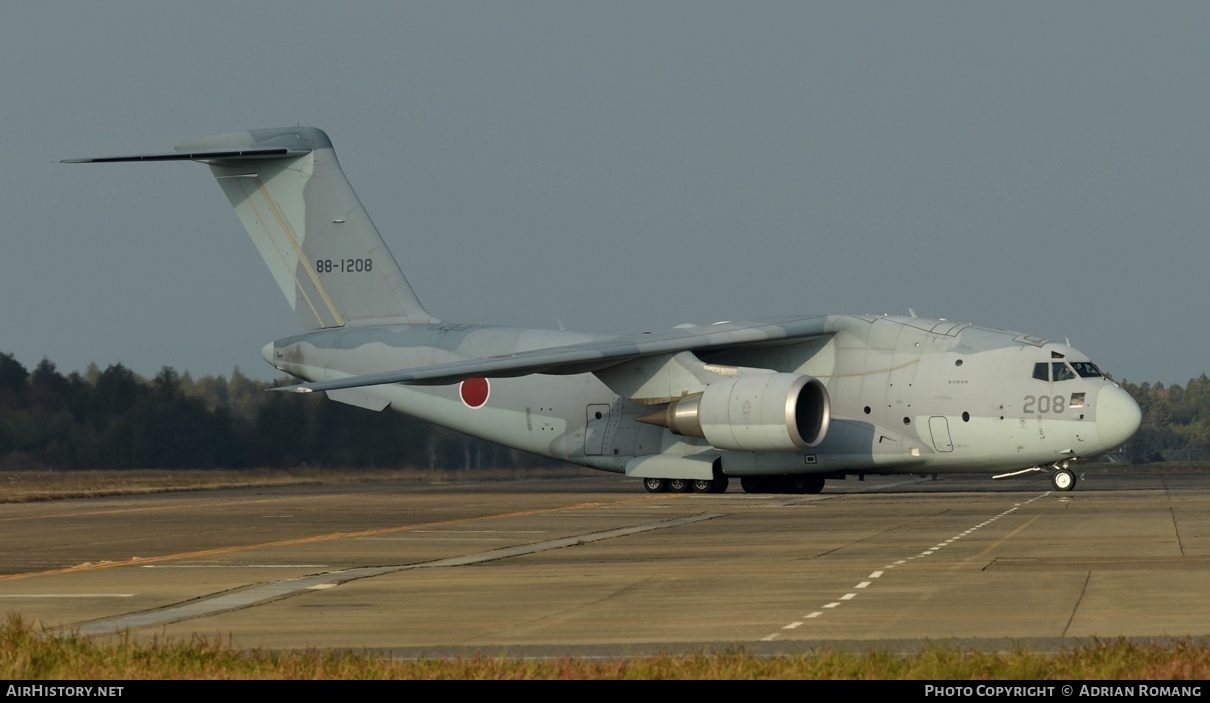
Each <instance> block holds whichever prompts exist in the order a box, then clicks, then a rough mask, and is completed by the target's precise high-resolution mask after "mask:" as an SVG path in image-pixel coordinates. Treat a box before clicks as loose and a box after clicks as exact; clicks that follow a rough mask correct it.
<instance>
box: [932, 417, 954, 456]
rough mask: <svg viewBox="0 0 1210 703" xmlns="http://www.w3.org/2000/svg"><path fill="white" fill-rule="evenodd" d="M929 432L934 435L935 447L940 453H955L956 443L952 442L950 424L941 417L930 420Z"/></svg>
mask: <svg viewBox="0 0 1210 703" xmlns="http://www.w3.org/2000/svg"><path fill="white" fill-rule="evenodd" d="M929 430H930V431H931V432H932V433H933V446H934V447H936V448H937V451H939V452H952V451H954V443H953V441H951V440H950V423H949V420H946V419H945V418H944V417H941V416H940V415H935V416H933V417H930V418H929Z"/></svg>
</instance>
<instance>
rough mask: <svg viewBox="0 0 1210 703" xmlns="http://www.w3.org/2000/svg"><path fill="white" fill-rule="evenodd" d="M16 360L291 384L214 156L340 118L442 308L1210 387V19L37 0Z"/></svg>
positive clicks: (11, 107) (12, 140)
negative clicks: (214, 169) (1065, 350)
mask: <svg viewBox="0 0 1210 703" xmlns="http://www.w3.org/2000/svg"><path fill="white" fill-rule="evenodd" d="M0 65H3V66H4V69H3V71H0V89H2V92H0V95H3V103H4V106H5V109H4V111H3V116H4V125H5V137H4V138H3V139H2V140H0V205H3V208H4V221H3V230H0V231H2V233H3V234H2V239H0V241H2V242H3V244H4V250H3V253H2V254H0V322H2V324H3V329H4V337H3V340H0V352H3V353H11V354H14V355H15V357H16V358H17V360H18V361H20V362H21V363H23V364H24V365H25V366H26V367H27V368H31V369H32V368H33V367H34V366H36V365H37V364H38V363H39V361H40V360H41V359H43V358H47V359H49V360H51V361H52V362H54V363H55V364H56V365H57V367H58V369H59V370H60V371H61V372H63V373H67V372H70V371H83V370H84V369H86V368H87V366H88V365H89V363H96V364H97V365H98V366H99V367H100V368H105V367H107V366H109V365H111V364H116V363H121V364H124V365H125V366H127V367H129V368H131V369H132V370H134V371H135V372H137V373H140V374H142V375H145V376H152V375H154V374H155V373H157V372H158V371H159V370H160V369H161V368H162V367H164V366H171V367H173V368H175V369H176V370H177V371H179V372H186V371H187V372H189V373H191V374H192V375H193V376H194V377H200V376H204V375H219V374H222V375H229V374H231V372H232V371H233V369H235V368H236V367H238V368H239V369H240V371H241V372H242V373H244V374H247V375H249V376H252V377H254V378H262V379H272V378H276V377H277V375H278V374H277V372H276V371H275V370H274V369H273V368H272V367H270V366H269V365H268V364H266V363H265V362H264V361H263V360H262V359H261V357H260V349H261V347H262V346H263V345H264V344H265V343H266V342H269V341H271V340H273V339H276V338H279V337H284V336H287V335H291V334H294V333H296V332H298V331H300V330H299V328H298V326H297V324H298V323H297V320H296V318H295V317H294V314H293V312H292V311H291V310H290V308H289V306H288V304H287V303H286V301H285V299H284V297H283V296H282V294H281V291H280V290H279V289H278V288H277V286H276V284H275V283H274V282H273V279H272V278H271V276H270V275H269V273H268V271H267V269H265V267H264V264H263V262H262V261H261V259H260V258H259V256H258V255H257V253H256V250H255V248H254V247H253V245H252V243H251V241H250V240H249V239H248V236H247V234H246V232H245V231H244V229H243V227H242V226H241V225H240V223H239V221H238V220H237V218H236V217H235V214H234V212H233V211H232V210H231V207H230V205H229V204H228V202H227V200H226V198H225V196H224V195H223V194H222V191H221V190H220V189H219V187H218V185H217V184H216V183H215V182H214V180H213V178H212V177H211V175H210V173H209V170H208V169H207V168H205V167H204V166H202V165H199V164H193V163H154V164H117V165H96V164H86V165H78V164H62V163H58V162H57V161H58V160H59V159H66V158H75V157H87V156H106V155H115V154H128V153H137V152H142V151H153V152H154V151H167V150H170V149H171V148H172V147H173V146H175V145H176V144H179V143H182V142H186V141H190V140H192V139H195V138H198V137H204V136H208V135H211V134H219V133H225V132H232V131H239V130H245V129H252V128H261V127H279V126H289V125H295V124H303V125H308V126H314V127H319V128H321V129H323V130H325V131H326V132H327V133H328V135H329V136H330V137H331V139H332V141H333V143H334V145H335V147H336V152H337V154H338V156H339V158H340V162H341V165H342V166H343V168H344V171H345V174H346V175H347V177H348V178H349V180H350V182H351V183H352V184H353V187H354V189H355V190H356V191H357V193H358V195H359V197H360V198H361V201H362V203H363V204H364V205H365V206H366V208H367V210H368V212H369V213H370V216H371V218H372V219H373V220H374V222H375V224H376V225H377V226H378V229H379V230H380V231H381V232H382V234H383V237H384V238H385V239H386V241H387V243H388V245H389V246H390V248H391V250H392V252H393V253H394V255H395V258H396V259H397V260H398V261H399V263H400V266H401V267H402V268H403V270H404V273H405V275H406V276H407V278H408V280H409V281H410V283H411V284H412V287H413V288H414V289H415V290H416V292H417V294H418V295H419V297H420V299H421V301H422V302H423V303H424V305H425V306H426V307H427V308H428V309H429V310H430V311H431V312H433V313H434V314H435V315H437V316H439V317H441V318H442V319H444V320H450V321H459V322H485V323H497V324H510V325H522V326H531V327H547V328H556V327H558V326H560V325H563V326H565V327H566V328H567V329H573V330H584V331H590V332H603V333H629V332H640V331H649V330H659V329H664V328H668V327H672V326H674V325H677V324H681V323H710V322H714V321H718V320H742V319H752V318H758V317H766V316H773V315H783V314H799V313H801V314H825V313H827V314H833V313H857V314H891V315H903V314H908V312H909V309H910V310H913V311H914V312H915V313H916V314H918V315H920V316H922V317H940V318H946V319H949V320H957V321H962V322H972V323H975V324H979V325H983V326H989V327H998V328H1004V329H1010V330H1018V331H1022V332H1027V333H1029V334H1033V335H1038V336H1044V337H1049V338H1051V339H1056V340H1063V339H1068V340H1070V343H1071V344H1072V345H1074V346H1075V347H1076V348H1077V349H1079V350H1081V351H1082V352H1084V353H1086V354H1088V355H1089V356H1090V357H1091V358H1092V359H1093V360H1094V361H1096V362H1097V363H1098V364H1099V365H1100V366H1101V368H1102V369H1104V370H1105V371H1107V372H1109V373H1110V374H1111V375H1113V376H1114V377H1115V378H1117V379H1125V380H1130V381H1133V382H1153V383H1154V382H1162V383H1165V384H1172V383H1181V384H1183V383H1185V382H1187V381H1188V380H1189V379H1191V378H1194V377H1196V376H1198V375H1200V374H1202V373H1203V372H1210V352H1208V351H1207V350H1210V325H1207V324H1206V323H1205V322H1204V320H1203V319H1202V316H1203V307H1204V306H1205V304H1206V303H1207V299H1208V297H1210V296H1208V295H1207V289H1208V284H1207V278H1208V276H1207V262H1210V237H1207V234H1208V232H1207V224H1208V223H1210V3H1204V2H1152V3H1139V2H1116V1H1113V0H1106V1H1097V2H1079V1H1072V2H1062V3H1055V2H1028V1H1024V2H1012V3H990V2H965V1H963V2H931V1H927V0H925V1H920V2H911V3H902V2H889V1H887V2H865V1H860V0H855V1H853V2H807V1H804V0H800V1H796V2H714V1H711V0H694V1H692V2H677V1H671V0H661V1H659V2H629V1H627V0H610V1H609V2H566V1H565V0H559V1H556V2H531V1H511V0H509V1H503V2H501V1H495V2H476V1H458V2H455V1H440V2H365V3H331V2H328V3H314V2H300V1H290V2H224V1H221V0H220V1H215V2H208V3H162V2H131V1H129V0H109V1H107V2H104V3H97V2H57V1H55V0H47V1H44V2H36V3H35V2H28V3H12V4H9V5H7V6H6V8H5V21H4V22H3V23H0Z"/></svg>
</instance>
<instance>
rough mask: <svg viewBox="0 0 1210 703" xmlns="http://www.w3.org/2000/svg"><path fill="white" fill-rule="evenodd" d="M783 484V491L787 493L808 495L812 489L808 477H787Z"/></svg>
mask: <svg viewBox="0 0 1210 703" xmlns="http://www.w3.org/2000/svg"><path fill="white" fill-rule="evenodd" d="M781 483H782V490H784V491H785V492H786V493H795V494H802V493H807V492H808V489H809V488H810V482H809V480H808V479H807V477H806V476H787V477H785V478H784V479H782V481H781Z"/></svg>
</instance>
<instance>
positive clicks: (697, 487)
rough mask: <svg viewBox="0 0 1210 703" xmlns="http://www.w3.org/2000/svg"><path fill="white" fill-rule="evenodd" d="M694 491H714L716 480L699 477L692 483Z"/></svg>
mask: <svg viewBox="0 0 1210 703" xmlns="http://www.w3.org/2000/svg"><path fill="white" fill-rule="evenodd" d="M691 485H692V487H693V492H694V493H714V480H713V479H708V478H699V479H697V480H696V481H693V482H692V483H691Z"/></svg>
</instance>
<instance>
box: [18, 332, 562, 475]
mask: <svg viewBox="0 0 1210 703" xmlns="http://www.w3.org/2000/svg"><path fill="white" fill-rule="evenodd" d="M295 382H296V381H294V380H293V379H287V378H282V379H280V380H279V381H276V382H264V381H257V380H253V379H251V378H249V377H247V376H245V375H244V374H242V373H240V371H239V369H238V368H236V369H235V370H234V371H233V372H232V373H231V377H230V378H227V377H224V376H217V377H214V376H205V377H203V378H200V379H194V378H193V377H192V376H190V374H189V373H178V372H177V371H176V370H174V369H172V368H171V367H167V366H165V367H163V368H162V369H160V372H159V373H158V374H156V376H155V377H154V378H152V379H145V378H142V377H141V376H139V375H137V374H135V373H134V372H133V371H131V370H130V369H128V368H126V367H125V366H123V365H121V364H114V365H112V366H110V367H108V368H106V369H105V370H100V369H98V368H97V367H96V365H95V364H93V365H90V366H89V368H88V369H87V371H86V372H85V373H83V374H81V373H79V372H72V373H69V374H67V375H63V374H61V373H59V371H58V370H57V369H56V367H55V365H54V363H52V362H51V361H49V360H48V359H43V360H42V361H41V362H40V363H39V364H38V365H37V367H35V368H34V369H33V371H29V370H28V369H26V368H25V367H24V366H22V365H21V363H20V362H18V361H17V360H16V359H15V358H14V356H13V355H12V354H0V469H10V470H11V469H52V470H80V469H138V468H156V469H205V468H254V467H270V468H293V467H298V466H321V467H328V468H427V469H477V468H484V469H486V468H524V467H531V466H553V465H556V463H555V462H552V461H550V460H548V459H545V458H542V457H537V456H533V455H530V454H526V453H524V452H518V451H514V450H511V449H508V448H505V447H501V446H499V445H496V444H492V443H490V442H485V441H482V440H479V439H476V438H473V437H469V436H467V435H464V434H461V433H458V432H454V431H452V430H447V429H444V428H440V427H436V426H434V425H430V424H428V423H426V422H422V421H420V420H416V419H414V418H411V417H408V416H406V415H403V414H401V413H397V412H387V411H383V412H378V413H375V412H371V411H369V410H365V409H362V408H356V407H351V406H348V405H345V404H343V403H337V402H334V401H331V400H327V399H326V396H324V395H323V394H322V393H316V394H308V395H299V394H295V393H270V392H267V391H268V390H269V389H270V388H273V387H274V386H277V385H286V384H289V383H295Z"/></svg>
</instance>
